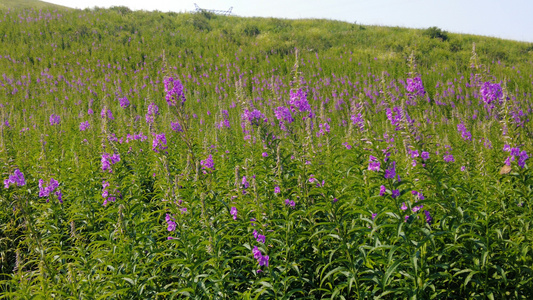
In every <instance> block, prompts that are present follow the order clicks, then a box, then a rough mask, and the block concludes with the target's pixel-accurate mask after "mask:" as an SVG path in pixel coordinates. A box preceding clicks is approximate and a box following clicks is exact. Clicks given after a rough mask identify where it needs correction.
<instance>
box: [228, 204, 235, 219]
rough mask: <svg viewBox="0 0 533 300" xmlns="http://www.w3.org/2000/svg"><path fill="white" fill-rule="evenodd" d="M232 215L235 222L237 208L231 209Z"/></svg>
mask: <svg viewBox="0 0 533 300" xmlns="http://www.w3.org/2000/svg"><path fill="white" fill-rule="evenodd" d="M229 213H230V215H232V216H233V220H237V208H236V207H235V206H232V207H231V210H230V212H229Z"/></svg>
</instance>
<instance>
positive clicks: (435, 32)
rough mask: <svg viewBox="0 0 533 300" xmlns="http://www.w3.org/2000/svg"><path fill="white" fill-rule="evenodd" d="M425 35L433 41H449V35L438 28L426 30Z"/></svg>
mask: <svg viewBox="0 0 533 300" xmlns="http://www.w3.org/2000/svg"><path fill="white" fill-rule="evenodd" d="M424 35H425V36H429V37H430V38H432V39H441V40H442V41H447V40H448V33H447V32H446V31H444V30H442V29H440V28H438V27H436V26H433V27H429V28H428V29H426V30H424Z"/></svg>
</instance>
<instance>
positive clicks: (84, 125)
mask: <svg viewBox="0 0 533 300" xmlns="http://www.w3.org/2000/svg"><path fill="white" fill-rule="evenodd" d="M89 126H90V125H89V121H85V122H81V123H80V131H85V130H87V128H89Z"/></svg>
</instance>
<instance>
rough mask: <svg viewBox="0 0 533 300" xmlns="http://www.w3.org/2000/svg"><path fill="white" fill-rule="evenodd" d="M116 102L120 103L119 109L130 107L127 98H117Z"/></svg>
mask: <svg viewBox="0 0 533 300" xmlns="http://www.w3.org/2000/svg"><path fill="white" fill-rule="evenodd" d="M118 101H119V102H120V107H122V108H126V107H128V106H130V101H129V100H128V98H127V97H123V98H119V99H118Z"/></svg>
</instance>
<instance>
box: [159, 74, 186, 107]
mask: <svg viewBox="0 0 533 300" xmlns="http://www.w3.org/2000/svg"><path fill="white" fill-rule="evenodd" d="M163 83H164V84H165V94H166V96H165V99H166V100H167V103H168V105H169V106H176V105H177V104H178V102H179V103H180V104H182V105H183V104H184V103H185V101H186V99H185V94H184V93H183V85H182V84H181V81H180V80H179V79H174V78H173V77H168V78H165V79H163Z"/></svg>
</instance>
